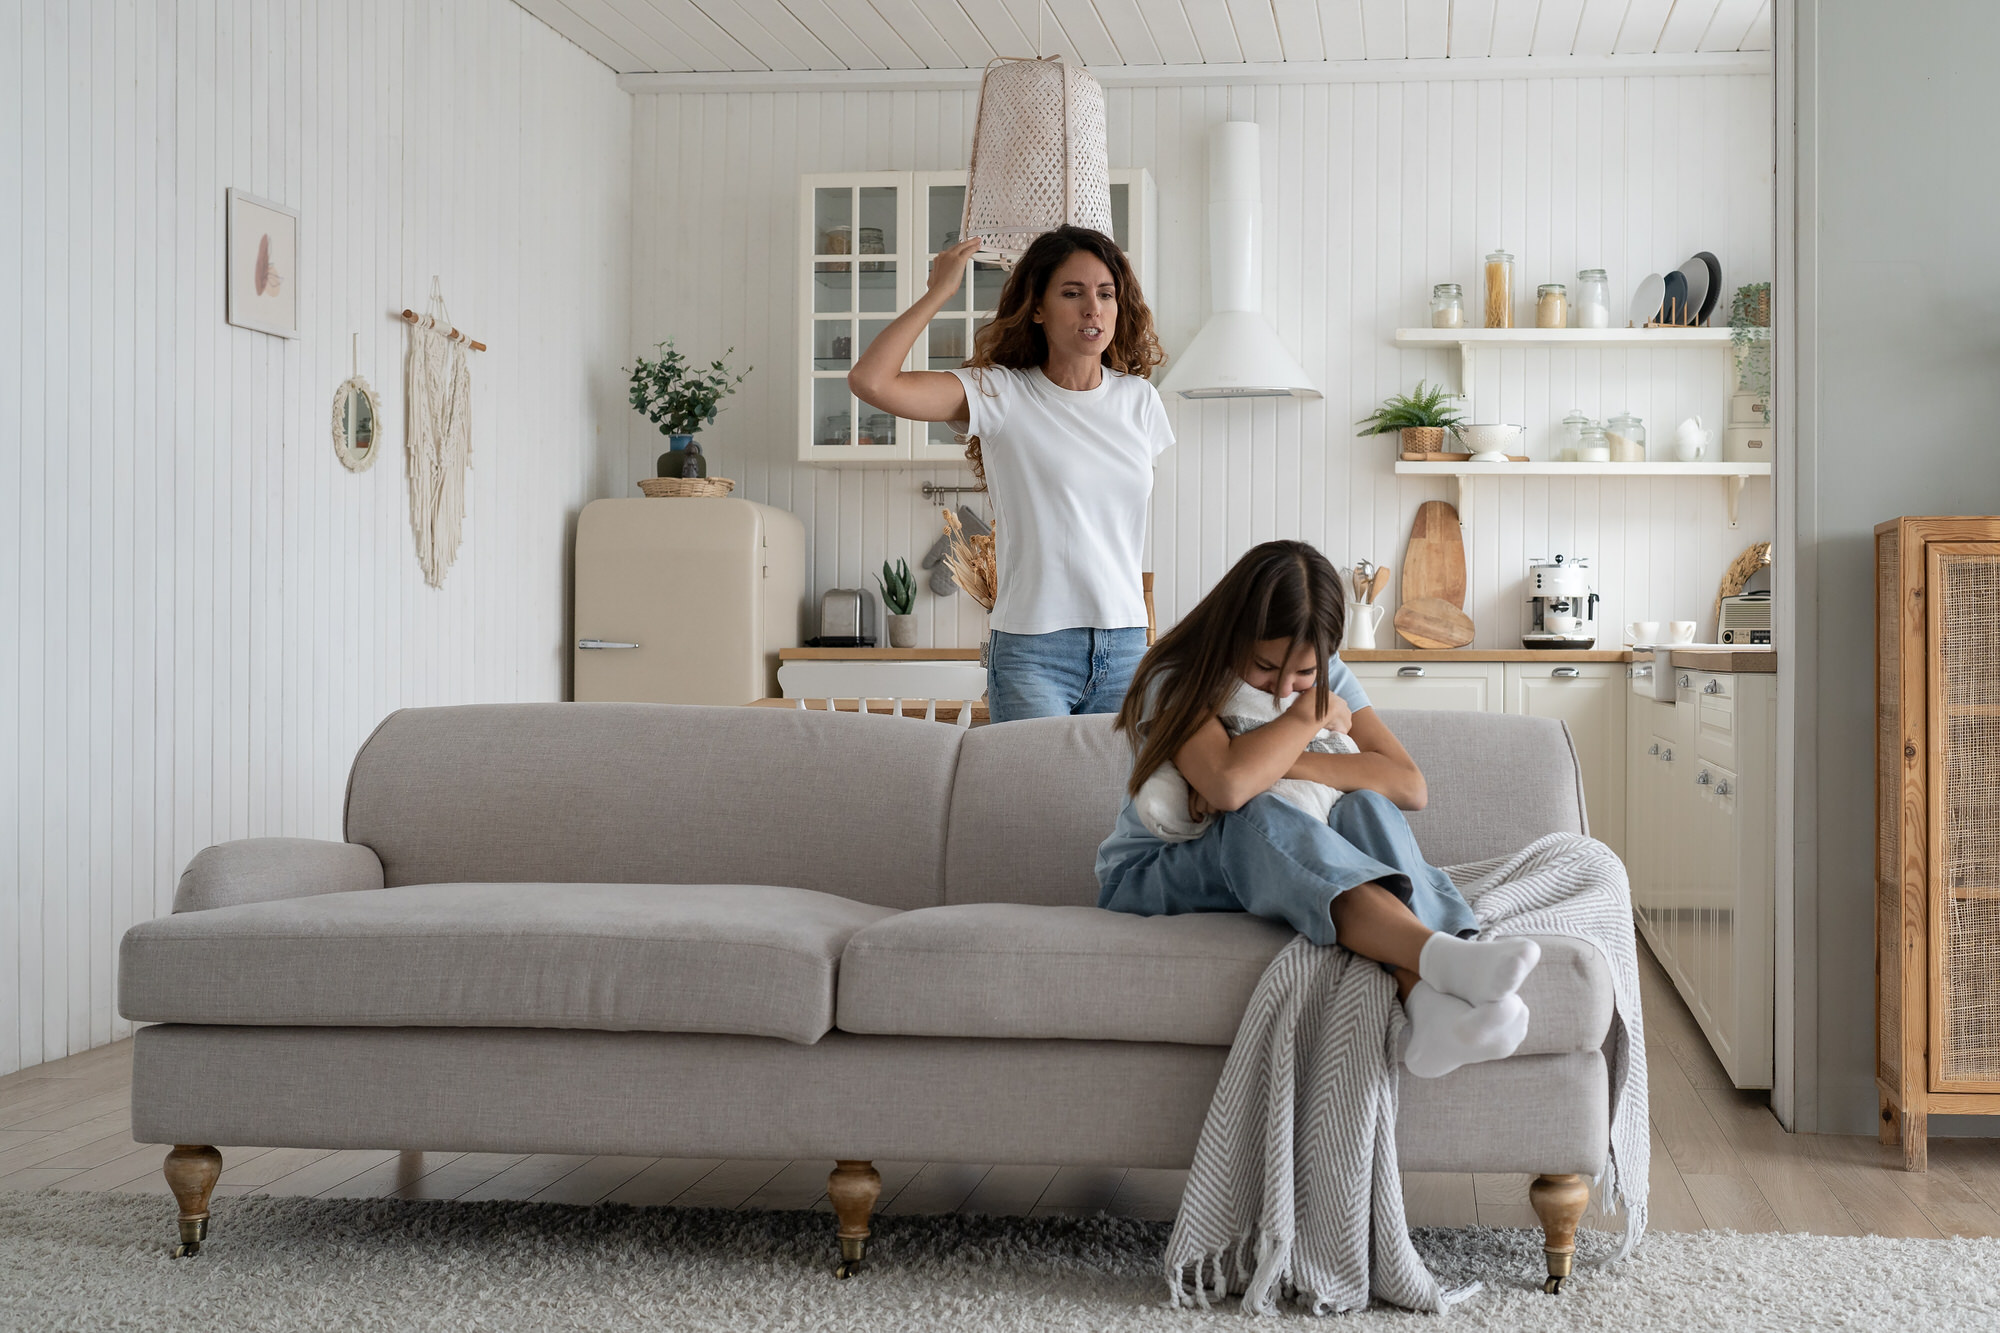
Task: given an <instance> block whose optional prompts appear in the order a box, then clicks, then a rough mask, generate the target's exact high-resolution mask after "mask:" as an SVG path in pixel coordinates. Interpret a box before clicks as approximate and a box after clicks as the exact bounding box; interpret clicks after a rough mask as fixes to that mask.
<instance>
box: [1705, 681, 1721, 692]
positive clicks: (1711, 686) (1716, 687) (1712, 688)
mask: <svg viewBox="0 0 2000 1333" xmlns="http://www.w3.org/2000/svg"><path fill="white" fill-rule="evenodd" d="M1701 692H1702V693H1703V694H1720V693H1722V682H1721V681H1719V680H1711V681H1710V682H1708V684H1706V685H1704V686H1702V687H1701Z"/></svg>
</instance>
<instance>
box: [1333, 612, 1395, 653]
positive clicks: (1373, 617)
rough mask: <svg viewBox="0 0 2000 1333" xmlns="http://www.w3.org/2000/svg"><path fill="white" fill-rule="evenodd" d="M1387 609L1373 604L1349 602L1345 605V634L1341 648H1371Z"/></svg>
mask: <svg viewBox="0 0 2000 1333" xmlns="http://www.w3.org/2000/svg"><path fill="white" fill-rule="evenodd" d="M1386 614H1388V608H1387V607H1385V606H1382V605H1381V604H1379V603H1374V602H1349V603H1348V604H1347V633H1346V634H1345V635H1343V636H1342V638H1341V644H1340V646H1341V647H1343V648H1373V647H1374V646H1375V631H1376V630H1377V629H1379V628H1381V625H1382V617H1383V616H1384V615H1386Z"/></svg>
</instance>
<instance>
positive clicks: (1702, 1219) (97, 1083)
mask: <svg viewBox="0 0 2000 1333" xmlns="http://www.w3.org/2000/svg"><path fill="white" fill-rule="evenodd" d="M1641 962H1642V964H1643V966H1644V1002H1645V1011H1646V1036H1647V1055H1648V1057H1649V1061H1650V1066H1649V1067H1650V1071H1651V1077H1652V1128H1653V1175H1652V1224H1653V1226H1654V1227H1655V1228H1656V1229H1659V1230H1663V1231H1697V1230H1701V1229H1703V1228H1705V1227H1727V1228H1731V1229H1733V1230H1736V1231H1746V1232H1754V1231H1796V1232H1811V1233H1815V1234H1819V1235H1839V1236H1845V1235H1868V1234H1873V1235H1885V1236H1930V1237H1935V1236H1943V1235H1960V1236H2000V1140H1973V1139H1956V1140H1954V1139H1932V1140H1931V1145H1930V1159H1931V1169H1930V1171H1929V1173H1928V1174H1925V1175H1909V1174H1907V1173H1905V1172H1903V1171H1902V1170H1900V1169H1899V1166H1898V1162H1899V1160H1900V1159H1899V1155H1898V1153H1897V1152H1896V1151H1895V1150H1892V1149H1886V1148H1883V1147H1881V1146H1880V1145H1879V1144H1877V1143H1876V1141H1875V1140H1874V1139H1872V1138H1848V1137H1840V1136H1833V1135H1792V1134H1787V1133H1785V1132H1784V1130H1783V1129H1782V1128H1780V1127H1779V1125H1778V1122H1777V1121H1776V1120H1775V1119H1773V1118H1772V1116H1771V1113H1770V1110H1769V1109H1768V1107H1767V1106H1766V1104H1765V1100H1764V1098H1763V1096H1762V1095H1761V1094H1755V1093H1740V1092H1737V1091H1736V1090H1734V1089H1733V1088H1731V1087H1730V1086H1729V1080H1728V1078H1727V1077H1726V1076H1725V1075H1724V1074H1723V1072H1722V1068H1721V1066H1720V1065H1718V1064H1717V1063H1716V1060H1715V1057H1714V1055H1713V1054H1712V1053H1711V1052H1710V1050H1709V1048H1708V1045H1707V1043H1706V1042H1705V1040H1704V1039H1703V1038H1702V1036H1701V1033H1700V1031H1699V1030H1698V1029H1697V1028H1696V1027H1695V1025H1694V1020H1693V1019H1692V1017H1691V1016H1690V1015H1689V1014H1688V1011H1687V1009H1686V1007H1685V1006H1684V1005H1683V1004H1682V1003H1681V1001H1680V998H1679V996H1677V995H1676V994H1675V993H1674V990H1673V987H1672V985H1671V984H1670V983H1669V982H1668V981H1667V979H1666V976H1665V975H1664V974H1663V973H1662V972H1661V971H1660V969H1659V967H1658V965H1657V964H1655V963H1654V962H1653V960H1652V958H1651V957H1650V955H1647V954H1645V952H1644V946H1643V945H1641ZM131 1052H132V1048H131V1043H130V1042H129V1041H126V1042H120V1043H117V1044H116V1045H112V1046H105V1047H101V1048H99V1049H97V1050H94V1051H90V1052H87V1053H85V1054H83V1055H77V1056H72V1057H70V1058H68V1059H66V1060H58V1061H55V1062H52V1063H49V1064H44V1065H38V1066H35V1067H33V1068H30V1069H24V1070H22V1071H20V1072H19V1073H15V1074H10V1075H8V1076H6V1077H5V1078H0V1190H34V1189H40V1188H42V1187H44V1186H50V1185H53V1186H55V1187H56V1188H58V1189H65V1190H121V1191H136V1192H141V1193H150V1194H159V1195H165V1194H166V1192H167V1190H166V1184H165V1182H164V1180H163V1179H162V1177H161V1174H160V1163H161V1159H162V1158H163V1157H164V1155H165V1150H164V1149H162V1148H161V1147H159V1146H158V1145H145V1144H138V1143H134V1142H133V1141H132V1136H131V1122H130V1116H129V1108H128V1101H129V1088H130V1081H131ZM222 1157H223V1173H222V1182H221V1184H220V1185H219V1186H217V1190H216V1192H217V1194H219V1195H232V1194H289V1195H307V1194H310V1195H319V1196H322V1197H325V1196H337V1197H379V1196H388V1197H394V1198H402V1199H541V1200H547V1201H550V1202H557V1203H577V1204H589V1203H597V1202H600V1201H611V1202H618V1203H632V1204H679V1205H682V1206H686V1207H694V1206H704V1207H712V1208H775V1209H799V1208H819V1209H829V1205H828V1203H827V1200H826V1177H827V1172H828V1171H829V1170H830V1169H831V1167H832V1163H830V1162H826V1161H799V1162H751V1161H713V1160H689V1159H680V1158H649V1157H566V1156H551V1155H536V1156H516V1155H513V1154H504V1153H410V1152H405V1153H399V1152H393V1151H381V1152H354V1151H343V1152H323V1151H315V1150H309V1149H299V1148H275V1149H274V1148H255V1147H224V1148H223V1149H222ZM876 1165H877V1167H878V1168H879V1169H880V1171H881V1173H882V1200H881V1204H880V1210H881V1211H883V1212H887V1213H943V1212H952V1211H960V1212H981V1213H1011V1214H1027V1215H1047V1214H1091V1213H1095V1212H1098V1211H1099V1210H1103V1211H1107V1212H1111V1213H1114V1214H1121V1215H1126V1216H1132V1217H1144V1218H1161V1219H1166V1218H1171V1217H1172V1216H1173V1214H1174V1209H1175V1207H1176V1206H1177V1204H1178V1202H1179V1199H1180V1191H1181V1183H1182V1180H1183V1178H1184V1175H1185V1173H1184V1172H1179V1171H1156V1170H1143V1169H1133V1170H1124V1169H1115V1168H1081V1167H1064V1168H1061V1169H1057V1168H1055V1167H1034V1166H994V1167H986V1166H962V1165H955V1164H951V1163H943V1162H932V1163H928V1164H926V1163H922V1162H878V1163H876ZM1404 1195H1405V1197H1406V1199H1407V1200H1408V1205H1409V1216H1410V1222H1411V1224H1412V1225H1416V1226H1463V1225H1470V1224H1472V1223H1484V1224H1486V1225H1488V1226H1508V1227H1513V1226H1519V1227H1532V1226H1534V1225H1536V1222H1535V1216H1534V1213H1533V1211H1532V1210H1531V1209H1530V1208H1529V1207H1528V1178H1527V1177H1525V1176H1504V1175H1492V1176H1488V1175H1425V1174H1418V1173H1414V1172H1413V1173H1409V1174H1407V1175H1406V1176H1405V1177H1404ZM171 1206H172V1205H171V1204H170V1203H168V1202H167V1201H166V1200H165V1199H164V1198H163V1199H162V1209H163V1211H162V1218H163V1219H165V1218H167V1217H169V1216H170V1214H169V1213H167V1212H166V1211H165V1210H166V1209H168V1208H171ZM161 1225H162V1227H163V1228H165V1227H167V1226H168V1223H167V1222H166V1221H165V1220H163V1221H162V1223H161ZM1585 1225H1586V1226H1599V1227H1611V1226H1616V1225H1617V1219H1616V1218H1612V1217H1607V1216H1605V1215H1604V1214H1603V1213H1602V1212H1601V1211H1600V1210H1599V1209H1598V1208H1597V1207H1596V1206H1595V1205H1594V1204H1593V1207H1592V1211H1591V1213H1590V1215H1589V1216H1587V1217H1586V1219H1585Z"/></svg>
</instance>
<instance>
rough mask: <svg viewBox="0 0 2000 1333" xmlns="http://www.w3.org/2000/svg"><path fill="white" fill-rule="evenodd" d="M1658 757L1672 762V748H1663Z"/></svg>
mask: <svg viewBox="0 0 2000 1333" xmlns="http://www.w3.org/2000/svg"><path fill="white" fill-rule="evenodd" d="M1660 758H1662V759H1664V760H1666V761H1667V762H1668V763H1672V762H1673V760H1674V752H1673V750H1672V749H1671V748H1669V749H1665V750H1662V751H1660Z"/></svg>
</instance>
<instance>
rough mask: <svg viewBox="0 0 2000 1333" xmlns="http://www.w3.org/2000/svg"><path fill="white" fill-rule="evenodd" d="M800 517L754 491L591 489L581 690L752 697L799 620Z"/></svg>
mask: <svg viewBox="0 0 2000 1333" xmlns="http://www.w3.org/2000/svg"><path fill="white" fill-rule="evenodd" d="M805 579H806V544H805V526H804V525H803V524H802V523H800V522H799V520H798V517H797V516H796V515H794V514H790V513H787V512H785V511H784V510H782V509H773V508H772V507H771V506H769V505H761V504H756V503H753V502H752V501H749V500H715V499H686V500H667V499H639V500H593V501H591V502H590V503H589V504H587V505H585V506H584V507H583V514H582V516H581V517H580V518H579V519H578V520H577V525H576V640H575V644H574V649H573V651H574V652H575V664H576V698H577V700H578V702H581V703H603V702H612V701H618V702H633V703H667V704H724V705H731V706H734V705H738V704H747V703H749V702H750V701H751V700H752V699H762V698H768V697H771V696H773V695H776V694H777V693H778V650H779V649H780V648H793V647H796V646H798V643H799V641H800V637H801V635H800V630H801V627H802V626H803V624H804V621H805Z"/></svg>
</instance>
